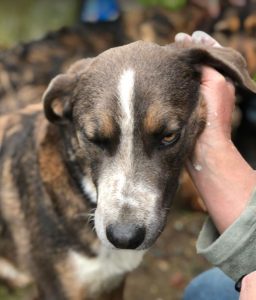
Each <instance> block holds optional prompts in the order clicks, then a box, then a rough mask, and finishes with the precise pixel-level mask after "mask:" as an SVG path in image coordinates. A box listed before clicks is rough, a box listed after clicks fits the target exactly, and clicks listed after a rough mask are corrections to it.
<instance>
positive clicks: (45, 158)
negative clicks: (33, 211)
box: [37, 119, 96, 256]
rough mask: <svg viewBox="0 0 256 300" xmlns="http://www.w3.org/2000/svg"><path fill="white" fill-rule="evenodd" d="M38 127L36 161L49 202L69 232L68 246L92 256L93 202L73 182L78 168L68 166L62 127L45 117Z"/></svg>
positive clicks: (64, 228) (61, 223)
mask: <svg viewBox="0 0 256 300" xmlns="http://www.w3.org/2000/svg"><path fill="white" fill-rule="evenodd" d="M40 127H41V128H40V130H41V136H40V140H39V142H38V152H37V153H38V162H39V169H40V175H41V177H42V181H43V184H44V187H45V189H46V192H47V194H48V195H49V201H50V203H49V204H50V205H51V207H52V210H53V213H54V214H55V217H56V218H57V220H58V222H59V224H60V226H61V227H63V231H64V232H65V231H68V232H69V233H72V234H71V235H70V234H69V237H70V236H72V241H67V243H68V245H67V246H72V247H75V248H77V249H79V250H82V251H85V252H86V254H87V255H91V256H94V255H95V254H96V253H94V251H93V250H92V249H90V248H89V247H88V245H92V244H93V242H94V241H95V240H96V235H95V232H93V230H92V226H93V225H92V224H89V222H88V218H89V216H90V211H91V210H92V205H91V204H90V201H89V200H88V198H87V197H86V196H85V194H84V193H82V190H81V189H79V186H78V185H77V184H76V176H78V175H77V174H76V173H75V172H76V171H77V170H75V171H74V170H73V169H72V168H71V169H70V165H71V161H69V158H68V155H67V150H65V149H63V147H64V143H63V142H64V141H63V136H62V134H61V129H60V128H58V127H57V126H55V125H52V124H49V123H48V122H47V121H46V120H45V119H42V121H41V122H40ZM75 168H76V167H75ZM74 174H76V175H74ZM64 220H65V221H64ZM88 241H90V243H88ZM70 244H71V245H70Z"/></svg>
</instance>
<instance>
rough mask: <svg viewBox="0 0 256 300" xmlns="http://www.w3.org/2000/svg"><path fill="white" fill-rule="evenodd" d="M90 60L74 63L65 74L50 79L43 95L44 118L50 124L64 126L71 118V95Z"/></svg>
mask: <svg viewBox="0 0 256 300" xmlns="http://www.w3.org/2000/svg"><path fill="white" fill-rule="evenodd" d="M92 60H93V59H92V58H88V59H82V60H79V61H77V62H76V63H74V64H73V65H72V66H71V67H70V68H69V70H68V71H67V73H66V74H60V75H58V76H56V77H55V78H53V79H52V81H51V82H50V84H49V86H48V88H47V90H46V91H45V93H44V95H43V106H44V112H45V116H46V118H47V119H48V120H49V121H50V122H52V123H58V124H66V123H68V122H70V120H71V118H72V95H73V91H74V89H75V87H76V84H77V82H78V80H79V77H80V75H81V74H82V73H84V72H86V70H87V69H88V68H89V66H90V64H91V62H92Z"/></svg>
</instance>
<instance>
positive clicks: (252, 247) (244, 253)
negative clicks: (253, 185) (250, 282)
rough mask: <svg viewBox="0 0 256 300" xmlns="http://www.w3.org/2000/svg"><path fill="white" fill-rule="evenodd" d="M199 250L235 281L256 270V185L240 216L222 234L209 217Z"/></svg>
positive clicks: (199, 242)
mask: <svg viewBox="0 0 256 300" xmlns="http://www.w3.org/2000/svg"><path fill="white" fill-rule="evenodd" d="M230 209H232V207H230ZM197 252H198V253H199V254H201V255H203V256H204V257H205V258H206V259H207V260H208V261H209V262H211V263H212V264H213V265H215V266H217V267H219V268H220V269H222V270H223V271H224V272H225V273H226V274H227V275H228V276H229V277H231V278H232V279H233V280H234V281H237V280H238V279H239V278H241V276H243V275H245V274H248V273H251V272H253V271H255V270H256V189H255V190H254V192H253V194H252V197H251V199H250V201H249V203H248V205H247V207H246V208H245V210H244V211H243V212H242V214H241V215H240V217H239V218H238V219H237V220H236V221H235V222H234V223H233V224H232V225H231V226H230V227H228V228H227V229H226V230H225V231H224V232H223V233H222V234H221V235H220V234H219V233H218V231H217V229H216V227H215V225H214V224H213V222H212V220H211V219H210V218H208V219H207V220H206V222H205V223H204V225H203V228H202V230H201V232H200V234H199V238H198V240H197Z"/></svg>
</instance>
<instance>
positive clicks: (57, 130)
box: [0, 42, 256, 300]
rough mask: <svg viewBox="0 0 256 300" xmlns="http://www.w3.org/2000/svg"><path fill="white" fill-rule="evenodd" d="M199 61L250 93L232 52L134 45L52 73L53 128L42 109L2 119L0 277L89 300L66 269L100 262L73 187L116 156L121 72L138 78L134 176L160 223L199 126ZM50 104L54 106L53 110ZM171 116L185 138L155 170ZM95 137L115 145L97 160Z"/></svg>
mask: <svg viewBox="0 0 256 300" xmlns="http://www.w3.org/2000/svg"><path fill="white" fill-rule="evenodd" d="M202 63H204V64H209V65H211V66H214V67H216V68H217V69H219V70H220V71H223V72H224V73H225V74H226V75H229V76H230V77H232V79H233V80H235V81H237V82H238V83H240V84H241V85H243V86H245V87H246V88H248V89H251V90H253V91H254V92H255V91H256V87H255V85H253V83H252V82H251V81H250V79H249V76H248V73H247V72H246V70H245V65H244V61H243V60H242V58H241V57H240V56H239V55H238V54H237V53H235V52H234V51H233V50H228V49H222V50H221V49H217V50H215V49H212V48H209V49H207V48H204V49H202V48H198V47H192V48H191V49H183V48H180V47H179V46H178V45H175V44H174V45H169V46H166V47H160V46H158V45H155V44H151V43H144V42H137V43H133V44H130V45H127V46H124V47H119V48H115V49H111V50H109V51H107V52H105V53H103V54H102V55H100V56H98V57H97V58H95V59H89V60H82V61H79V62H78V63H76V64H75V65H74V66H73V67H71V69H70V70H69V71H68V73H67V74H64V75H60V76H59V77H57V78H56V79H55V80H54V81H53V82H52V83H51V85H50V86H49V88H48V90H47V92H46V93H45V96H44V110H45V114H46V116H47V118H48V119H49V120H50V121H51V122H52V123H51V122H49V121H48V120H47V118H45V116H44V111H43V108H42V106H41V105H34V106H29V107H27V108H26V109H24V110H22V111H18V112H16V113H14V114H11V115H7V116H4V117H2V118H1V119H0V151H1V152H0V155H1V156H0V239H1V243H0V278H2V279H3V280H5V281H6V282H7V283H8V284H10V285H12V286H14V287H15V286H23V285H24V286H25V285H28V284H30V283H32V282H34V283H35V284H36V287H37V290H38V298H39V299H47V300H82V299H90V295H88V294H87V290H88V287H87V286H81V284H80V283H79V282H77V280H76V277H75V276H74V274H73V273H72V269H71V268H70V267H69V264H68V261H67V253H68V251H69V250H70V249H72V250H75V251H77V252H78V253H81V254H82V255H84V256H86V257H92V258H93V257H97V253H98V252H97V251H98V250H97V249H98V244H99V242H98V238H97V236H96V234H95V232H94V231H93V228H92V227H93V224H91V223H90V222H89V220H88V214H89V213H90V211H91V210H93V209H95V205H94V204H92V203H91V201H89V199H88V197H87V195H86V194H85V193H84V191H83V189H82V187H81V185H80V182H81V179H82V177H83V175H88V174H89V175H90V176H91V177H92V179H93V182H94V183H95V185H96V186H97V178H98V175H99V172H100V170H101V166H102V164H103V160H104V155H107V156H108V157H113V156H114V155H115V153H116V151H117V148H118V144H119V139H120V134H121V132H120V128H119V125H118V120H117V116H118V115H119V114H120V111H119V108H118V107H117V105H116V99H115V97H113V95H115V90H114V87H115V82H116V80H117V78H118V76H119V74H120V72H121V70H122V69H124V68H128V67H132V68H134V69H135V70H136V80H137V81H136V84H135V93H136V96H135V104H134V107H135V110H134V120H135V128H137V131H136V132H135V133H134V134H135V139H136V143H137V144H136V147H135V151H136V157H137V165H138V168H140V170H139V171H140V172H141V169H146V170H147V176H148V177H147V180H148V181H149V182H152V183H153V182H154V180H156V179H155V178H156V177H157V180H158V182H157V185H158V187H159V190H160V191H161V193H160V194H161V202H160V203H159V204H158V207H157V208H156V209H159V211H160V213H161V214H163V220H162V222H163V223H162V224H161V228H162V227H163V226H164V223H165V219H166V214H167V209H168V208H169V205H170V198H172V197H173V195H174V193H175V191H176V188H177V185H178V176H179V174H180V170H181V168H182V166H183V164H184V161H185V160H186V158H187V157H188V155H189V154H190V153H191V151H192V149H193V145H194V142H195V139H196V137H197V136H198V134H200V132H201V131H202V129H203V126H204V123H205V109H204V103H203V99H202V98H200V94H199V87H200V78H201V72H200V69H199V68H198V66H199V65H201V64H202ZM56 98H58V99H60V101H59V105H58V106H56V105H55V106H53V104H54V103H53V102H54V101H55V100H56ZM199 99H200V100H199ZM149 108H150V109H149ZM95 118H97V120H95ZM172 118H175V120H178V122H179V126H183V128H184V134H183V137H182V140H181V142H180V144H179V146H178V148H176V150H169V151H167V152H162V153H161V155H160V156H159V157H157V159H156V161H155V164H156V167H155V168H153V167H152V160H153V157H154V156H155V152H154V151H155V150H154V143H155V140H154V139H153V138H152V137H149V135H150V134H151V135H152V134H156V133H157V131H159V130H161V129H162V127H163V126H167V125H166V123H168V122H169V121H170V120H172ZM156 120H157V121H156ZM95 122H96V123H95ZM85 135H86V136H87V137H89V138H90V139H92V140H93V139H94V141H95V143H96V145H95V144H94V142H92V141H88V140H86V138H85ZM102 137H103V138H106V137H107V138H108V139H109V138H111V139H112V140H111V144H108V145H103V146H104V147H106V151H105V152H104V154H102V152H101V149H100V148H101V146H102V145H97V140H102ZM106 153H107V154H106ZM139 174H141V173H139ZM161 210H164V212H162V211H161ZM128 211H129V208H127V212H128ZM125 214H126V213H125V212H124V215H125ZM158 235H159V233H158V234H157V236H158ZM157 236H155V237H154V239H152V241H151V244H152V243H153V242H154V240H155V239H156V238H157ZM149 246H150V244H148V246H146V247H149ZM1 262H2V264H3V265H4V264H5V263H7V264H10V265H11V266H12V267H14V268H16V269H17V272H18V273H17V276H16V277H14V278H8V276H7V277H6V276H4V274H2V273H1ZM22 276H23V277H22ZM113 286H114V285H113ZM109 290H110V292H109V293H106V291H103V294H99V295H98V299H99V300H100V299H104V300H107V299H109V300H121V299H122V290H123V283H122V284H121V285H120V286H119V287H118V288H117V289H112V290H111V287H110V288H109Z"/></svg>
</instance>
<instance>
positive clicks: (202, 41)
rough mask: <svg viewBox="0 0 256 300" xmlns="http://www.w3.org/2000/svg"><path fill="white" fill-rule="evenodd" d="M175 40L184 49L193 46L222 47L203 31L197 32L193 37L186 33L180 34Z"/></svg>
mask: <svg viewBox="0 0 256 300" xmlns="http://www.w3.org/2000/svg"><path fill="white" fill-rule="evenodd" d="M174 40H175V42H176V43H179V44H180V45H182V46H183V47H188V46H189V45H191V44H195V45H204V46H210V47H221V45H220V44H219V43H218V42H217V41H216V40H215V39H213V38H212V37H211V36H210V35H208V34H207V33H205V32H203V31H195V32H194V33H193V34H192V35H191V36H190V35H188V34H186V33H183V32H180V33H178V34H176V36H175V38H174Z"/></svg>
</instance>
